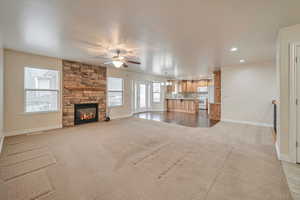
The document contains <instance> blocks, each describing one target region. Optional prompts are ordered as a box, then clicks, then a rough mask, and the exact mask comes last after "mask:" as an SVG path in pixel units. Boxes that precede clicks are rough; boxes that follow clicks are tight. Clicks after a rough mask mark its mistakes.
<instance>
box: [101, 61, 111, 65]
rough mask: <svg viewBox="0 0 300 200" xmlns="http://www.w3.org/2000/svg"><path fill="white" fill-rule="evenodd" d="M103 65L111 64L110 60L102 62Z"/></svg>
mask: <svg viewBox="0 0 300 200" xmlns="http://www.w3.org/2000/svg"><path fill="white" fill-rule="evenodd" d="M103 64H104V65H109V64H112V61H108V62H105V63H103Z"/></svg>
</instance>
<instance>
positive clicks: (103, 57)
mask: <svg viewBox="0 0 300 200" xmlns="http://www.w3.org/2000/svg"><path fill="white" fill-rule="evenodd" d="M92 58H96V59H106V60H107V59H111V58H109V57H106V56H92Z"/></svg>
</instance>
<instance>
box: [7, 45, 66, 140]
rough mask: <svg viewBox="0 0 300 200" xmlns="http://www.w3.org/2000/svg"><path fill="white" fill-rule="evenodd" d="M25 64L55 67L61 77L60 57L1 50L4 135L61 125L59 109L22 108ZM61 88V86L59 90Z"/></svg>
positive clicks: (48, 67) (47, 67) (46, 67)
mask: <svg viewBox="0 0 300 200" xmlns="http://www.w3.org/2000/svg"><path fill="white" fill-rule="evenodd" d="M24 67H38V68H45V69H54V70H58V71H59V72H60V78H61V77H62V76H61V74H62V61H61V60H60V59H57V58H51V57H46V56H38V55H34V54H29V53H23V52H19V51H13V50H7V49H5V50H4V70H5V76H4V101H5V106H4V107H5V108H4V129H5V135H6V136H10V135H18V134H24V133H28V132H36V131H42V130H47V129H54V128H60V127H61V126H62V112H61V109H60V111H59V112H51V113H33V114H27V113H25V112H24ZM60 91H62V90H60Z"/></svg>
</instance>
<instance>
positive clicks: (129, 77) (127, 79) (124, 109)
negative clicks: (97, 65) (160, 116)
mask: <svg viewBox="0 0 300 200" xmlns="http://www.w3.org/2000/svg"><path fill="white" fill-rule="evenodd" d="M107 77H116V78H122V79H124V104H123V106H120V107H113V108H110V117H111V118H112V119H114V118H120V117H127V116H131V115H132V112H133V107H134V105H133V99H132V98H133V96H134V91H133V82H134V81H136V80H147V81H166V80H167V78H164V77H161V76H154V75H149V74H144V73H138V72H131V71H126V70H122V69H116V68H113V67H108V68H107ZM163 96H164V91H163ZM164 107H165V106H164V98H163V101H162V102H161V103H159V104H152V108H151V110H164Z"/></svg>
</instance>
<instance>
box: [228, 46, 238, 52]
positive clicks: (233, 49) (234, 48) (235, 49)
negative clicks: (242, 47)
mask: <svg viewBox="0 0 300 200" xmlns="http://www.w3.org/2000/svg"><path fill="white" fill-rule="evenodd" d="M237 50H238V48H237V47H232V48H231V49H230V51H232V52H234V51H237Z"/></svg>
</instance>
